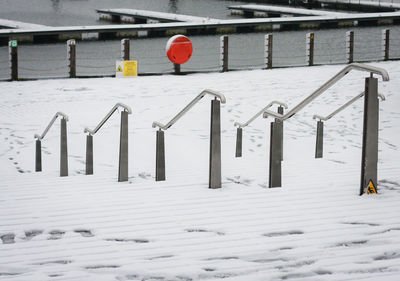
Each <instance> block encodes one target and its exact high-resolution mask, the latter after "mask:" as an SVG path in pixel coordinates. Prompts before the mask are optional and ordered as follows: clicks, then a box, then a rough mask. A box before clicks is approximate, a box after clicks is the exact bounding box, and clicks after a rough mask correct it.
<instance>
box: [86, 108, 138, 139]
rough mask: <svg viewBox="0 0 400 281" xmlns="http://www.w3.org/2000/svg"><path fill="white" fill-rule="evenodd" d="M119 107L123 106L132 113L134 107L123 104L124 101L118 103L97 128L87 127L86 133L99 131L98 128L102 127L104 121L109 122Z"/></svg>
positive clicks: (91, 133)
mask: <svg viewBox="0 0 400 281" xmlns="http://www.w3.org/2000/svg"><path fill="white" fill-rule="evenodd" d="M118 107H122V108H123V109H124V111H126V112H128V114H132V109H131V108H130V107H129V106H127V105H125V104H123V103H120V102H119V103H116V104H115V105H114V107H113V108H112V109H111V110H110V112H109V113H108V114H107V115H106V116H105V117H104V118H103V120H101V122H100V123H99V125H97V127H96V128H94V130H90V129H89V128H85V130H84V132H85V133H89V135H94V134H96V133H97V131H98V130H100V128H101V127H102V126H103V125H104V123H106V122H107V120H108V119H109V118H110V117H111V115H112V114H113V113H114V112H115V111H116V110H117V109H118Z"/></svg>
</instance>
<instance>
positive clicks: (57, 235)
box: [48, 230, 65, 240]
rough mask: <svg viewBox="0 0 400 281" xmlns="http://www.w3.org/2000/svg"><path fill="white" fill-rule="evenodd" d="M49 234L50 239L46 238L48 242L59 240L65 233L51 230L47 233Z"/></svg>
mask: <svg viewBox="0 0 400 281" xmlns="http://www.w3.org/2000/svg"><path fill="white" fill-rule="evenodd" d="M49 234H50V237H49V238H48V240H59V239H61V238H62V237H63V236H64V234H65V231H62V230H52V231H50V232H49Z"/></svg>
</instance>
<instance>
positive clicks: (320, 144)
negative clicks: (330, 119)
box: [315, 120, 324, 158]
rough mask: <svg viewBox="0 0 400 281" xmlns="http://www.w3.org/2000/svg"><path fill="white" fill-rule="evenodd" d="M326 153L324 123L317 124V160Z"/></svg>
mask: <svg viewBox="0 0 400 281" xmlns="http://www.w3.org/2000/svg"><path fill="white" fill-rule="evenodd" d="M323 151H324V122H322V120H319V121H318V122H317V138H316V143H315V158H322V156H323Z"/></svg>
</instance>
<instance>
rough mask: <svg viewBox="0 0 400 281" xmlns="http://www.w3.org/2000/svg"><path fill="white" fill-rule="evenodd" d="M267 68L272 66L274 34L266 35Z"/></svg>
mask: <svg viewBox="0 0 400 281" xmlns="http://www.w3.org/2000/svg"><path fill="white" fill-rule="evenodd" d="M264 40H265V42H264V43H265V46H264V48H265V51H264V52H265V62H264V63H265V68H267V69H271V68H272V46H273V37H272V34H267V35H265V39H264Z"/></svg>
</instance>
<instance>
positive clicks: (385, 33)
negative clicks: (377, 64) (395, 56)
mask: <svg viewBox="0 0 400 281" xmlns="http://www.w3.org/2000/svg"><path fill="white" fill-rule="evenodd" d="M389 43H390V30H389V29H384V30H382V51H383V60H389Z"/></svg>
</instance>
